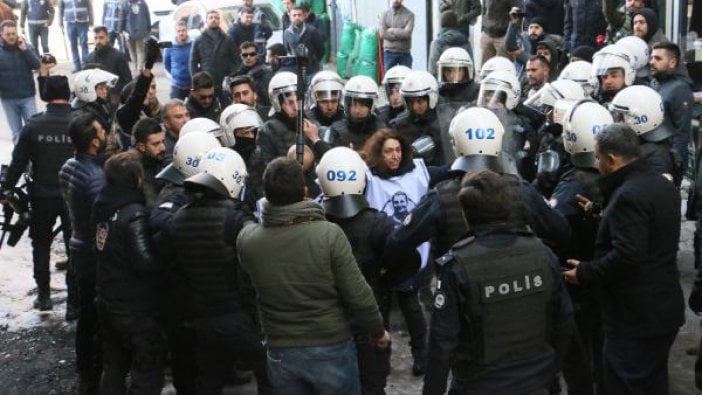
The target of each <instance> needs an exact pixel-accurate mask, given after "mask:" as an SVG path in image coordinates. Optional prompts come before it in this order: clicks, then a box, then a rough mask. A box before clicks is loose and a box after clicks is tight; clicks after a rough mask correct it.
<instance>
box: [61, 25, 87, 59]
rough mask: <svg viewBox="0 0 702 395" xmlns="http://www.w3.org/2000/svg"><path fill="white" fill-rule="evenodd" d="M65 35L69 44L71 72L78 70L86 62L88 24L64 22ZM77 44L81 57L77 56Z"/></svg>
mask: <svg viewBox="0 0 702 395" xmlns="http://www.w3.org/2000/svg"><path fill="white" fill-rule="evenodd" d="M66 34H68V41H69V42H70V43H71V58H72V59H73V70H74V71H77V70H80V69H82V68H83V66H85V62H86V61H87V60H88V22H66ZM78 44H80V55H81V56H78Z"/></svg>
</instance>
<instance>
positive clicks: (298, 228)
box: [237, 158, 390, 394]
mask: <svg viewBox="0 0 702 395" xmlns="http://www.w3.org/2000/svg"><path fill="white" fill-rule="evenodd" d="M334 176H337V174H334ZM344 176H346V175H344ZM263 183H264V191H265V195H266V200H265V202H264V203H263V209H262V214H261V220H262V224H261V225H258V224H257V225H251V226H247V227H245V228H244V229H243V230H242V231H241V233H240V234H239V237H238V238H237V249H238V252H239V257H240V263H241V266H242V267H243V268H244V270H245V271H247V272H248V274H249V275H250V277H251V281H252V283H253V285H254V287H255V288H256V292H257V294H258V300H259V314H260V317H261V324H262V326H263V332H264V333H265V335H266V338H267V341H268V346H269V351H268V375H269V378H270V380H271V384H272V385H273V390H274V393H276V394H283V393H288V394H290V393H295V394H304V393H310V394H314V393H338V394H360V393H361V391H360V380H359V373H358V362H357V359H356V348H355V345H354V341H353V339H352V326H353V333H356V334H357V333H364V334H366V336H368V339H369V340H370V341H371V342H374V343H375V344H376V346H378V347H381V348H384V347H386V346H387V345H388V343H389V341H390V336H389V334H388V333H387V332H386V331H385V329H384V328H383V322H382V319H381V316H380V313H379V311H378V307H377V304H376V302H375V298H374V297H373V293H372V291H371V289H370V287H369V286H368V283H366V281H365V280H364V278H363V275H362V274H361V272H360V270H359V269H358V266H357V264H356V261H355V259H354V257H353V254H352V252H351V247H350V244H349V242H348V240H347V239H346V236H345V235H344V232H343V231H342V230H341V228H339V226H337V225H335V224H333V223H331V222H327V221H326V220H325V217H324V209H323V208H322V206H321V205H319V204H318V203H316V202H314V201H311V200H305V199H304V197H305V193H306V187H305V179H304V175H303V172H302V168H301V167H300V165H299V164H298V163H297V162H295V161H294V160H290V159H285V158H278V159H275V160H273V161H272V162H271V163H270V164H269V165H268V167H267V168H266V171H265V172H264V174H263ZM357 336H358V335H357Z"/></svg>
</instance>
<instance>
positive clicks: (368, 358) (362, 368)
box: [356, 339, 390, 395]
mask: <svg viewBox="0 0 702 395" xmlns="http://www.w3.org/2000/svg"><path fill="white" fill-rule="evenodd" d="M356 352H357V353H358V372H359V375H360V378H361V393H362V394H363V395H385V385H386V384H387V381H388V375H389V374H390V347H387V348H385V349H379V348H377V347H376V346H375V345H374V344H371V343H369V342H368V340H367V339H357V340H356Z"/></svg>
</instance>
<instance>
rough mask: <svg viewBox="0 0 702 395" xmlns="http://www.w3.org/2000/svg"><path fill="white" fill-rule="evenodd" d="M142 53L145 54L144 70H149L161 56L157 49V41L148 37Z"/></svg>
mask: <svg viewBox="0 0 702 395" xmlns="http://www.w3.org/2000/svg"><path fill="white" fill-rule="evenodd" d="M144 46H145V48H144V52H145V53H146V61H145V62H144V68H145V69H149V70H151V69H152V68H153V67H154V63H156V59H158V56H159V55H160V54H161V50H160V49H159V47H158V41H156V39H154V38H153V37H149V38H147V39H146V41H145V42H144Z"/></svg>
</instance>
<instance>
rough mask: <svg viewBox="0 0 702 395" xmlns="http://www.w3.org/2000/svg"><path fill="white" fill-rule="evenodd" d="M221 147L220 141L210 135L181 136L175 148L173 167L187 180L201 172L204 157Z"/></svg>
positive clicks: (195, 133)
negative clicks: (201, 161) (200, 167)
mask: <svg viewBox="0 0 702 395" xmlns="http://www.w3.org/2000/svg"><path fill="white" fill-rule="evenodd" d="M221 146H222V145H221V144H220V143H219V140H217V139H216V138H215V137H214V136H213V135H211V134H209V133H203V132H193V133H190V134H188V135H186V136H180V137H178V141H177V142H176V144H175V146H174V147H173V167H175V168H176V169H177V170H178V171H179V172H180V173H181V174H183V176H184V177H185V178H188V177H191V176H194V175H195V174H197V173H198V172H199V170H198V167H199V165H200V159H201V158H202V155H204V154H205V153H207V152H208V151H209V150H211V149H213V148H218V147H221Z"/></svg>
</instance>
